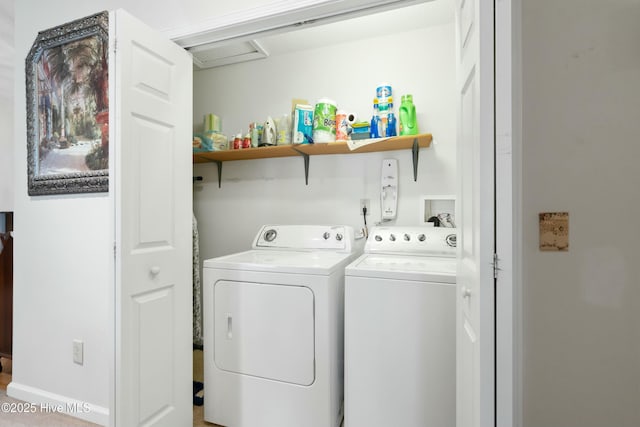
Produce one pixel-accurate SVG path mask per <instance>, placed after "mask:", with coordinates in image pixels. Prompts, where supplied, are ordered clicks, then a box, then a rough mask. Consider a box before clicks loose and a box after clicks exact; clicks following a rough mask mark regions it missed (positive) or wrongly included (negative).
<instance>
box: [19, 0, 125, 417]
mask: <svg viewBox="0 0 640 427" xmlns="http://www.w3.org/2000/svg"><path fill="white" fill-rule="evenodd" d="M69 3H74V4H73V7H71V5H68V7H65V5H62V4H60V3H58V4H56V5H55V6H54V5H48V6H47V5H45V4H42V3H41V2H35V1H31V2H16V4H15V24H16V25H15V46H16V58H17V61H19V64H20V65H19V66H18V65H16V73H15V86H16V97H15V112H16V113H15V122H14V125H15V131H16V132H15V146H14V150H15V163H14V164H15V175H14V177H15V217H14V218H15V224H14V226H15V239H14V322H13V324H14V331H13V339H14V342H13V379H12V383H11V385H10V386H9V389H8V392H9V394H10V395H13V396H15V397H18V398H22V399H25V400H29V401H39V402H42V401H48V400H49V401H50V400H53V401H54V402H56V401H62V402H64V401H65V400H66V399H77V400H80V401H82V402H86V403H89V404H91V405H94V406H95V408H94V409H93V411H92V412H91V413H90V414H85V416H86V417H87V418H89V419H93V420H95V421H99V422H104V421H106V418H105V415H106V413H107V410H108V407H109V401H108V396H109V394H108V391H109V388H108V387H109V376H108V375H109V363H110V360H111V355H110V351H112V346H111V343H110V342H109V341H108V340H107V337H108V336H109V334H110V329H109V328H110V325H109V323H108V320H109V313H108V311H107V308H108V302H109V298H110V293H111V292H113V289H112V285H111V280H112V275H113V272H112V271H111V270H110V268H109V267H110V264H109V256H111V257H113V255H112V254H113V232H112V231H111V225H110V224H111V222H110V221H111V220H110V214H111V208H110V203H109V198H108V195H107V194H106V193H101V194H89V195H67V196H46V197H43V196H39V197H29V196H28V195H27V174H26V171H27V143H26V124H25V123H26V104H25V96H24V95H23V94H24V93H25V84H24V81H25V75H24V65H23V64H24V58H26V56H27V53H28V51H29V49H30V48H31V45H32V43H33V41H34V40H35V37H36V34H37V32H38V31H39V30H43V29H47V28H50V27H52V26H55V25H58V24H61V23H64V22H67V21H69V20H72V19H75V18H77V17H80V16H83V15H89V14H91V13H94V12H96V11H99V9H100V8H99V7H97V6H96V5H95V4H93V5H90V4H82V5H81V4H80V3H81V2H69ZM73 339H80V340H83V341H84V343H85V344H84V360H85V363H84V365H83V366H80V365H76V364H74V363H73V359H72V341H73Z"/></svg>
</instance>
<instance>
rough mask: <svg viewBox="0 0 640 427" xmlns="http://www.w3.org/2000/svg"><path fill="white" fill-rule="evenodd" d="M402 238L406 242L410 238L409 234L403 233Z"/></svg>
mask: <svg viewBox="0 0 640 427" xmlns="http://www.w3.org/2000/svg"><path fill="white" fill-rule="evenodd" d="M404 240H406V241H407V242H408V241H409V240H411V236H409V235H408V234H407V233H404Z"/></svg>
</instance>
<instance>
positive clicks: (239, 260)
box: [204, 249, 357, 275]
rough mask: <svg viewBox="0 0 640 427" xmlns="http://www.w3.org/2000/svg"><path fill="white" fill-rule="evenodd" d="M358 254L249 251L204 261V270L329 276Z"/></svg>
mask: <svg viewBox="0 0 640 427" xmlns="http://www.w3.org/2000/svg"><path fill="white" fill-rule="evenodd" d="M356 256H357V254H355V253H348V254H345V253H339V252H331V251H287V250H262V249H252V250H249V251H245V252H239V253H236V254H231V255H226V256H221V257H218V258H213V259H208V260H206V261H204V267H205V268H223V269H229V270H248V271H267V272H274V273H298V274H317V275H328V274H331V273H332V272H334V271H336V270H338V269H340V268H344V267H345V266H346V265H347V264H348V263H349V262H351V261H352V260H353V259H354V258H355V257H356Z"/></svg>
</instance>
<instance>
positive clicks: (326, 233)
mask: <svg viewBox="0 0 640 427" xmlns="http://www.w3.org/2000/svg"><path fill="white" fill-rule="evenodd" d="M322 237H323V238H324V240H328V239H329V237H331V234H329V232H328V231H325V232H324V234H323V235H322Z"/></svg>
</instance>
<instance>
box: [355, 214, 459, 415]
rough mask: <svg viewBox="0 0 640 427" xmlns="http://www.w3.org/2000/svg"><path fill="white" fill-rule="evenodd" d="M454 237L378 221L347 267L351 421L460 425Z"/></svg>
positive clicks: (443, 231)
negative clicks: (457, 413) (457, 417)
mask: <svg viewBox="0 0 640 427" xmlns="http://www.w3.org/2000/svg"><path fill="white" fill-rule="evenodd" d="M455 241H456V234H455V229H453V228H437V227H376V228H373V229H372V230H371V232H370V233H369V238H368V239H367V243H366V245H365V249H364V252H365V253H364V254H363V255H362V256H360V257H359V258H358V259H357V260H355V261H354V262H353V263H351V264H350V265H349V266H347V268H346V269H345V401H344V412H345V415H344V425H345V427H388V426H402V427H455V425H456V408H455V395H456V390H455V385H456V370H455V369H456V368H455V364H456V349H455V346H456V344H455V342H456V340H455V333H456V329H455V281H456V259H455V253H456V249H455Z"/></svg>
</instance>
